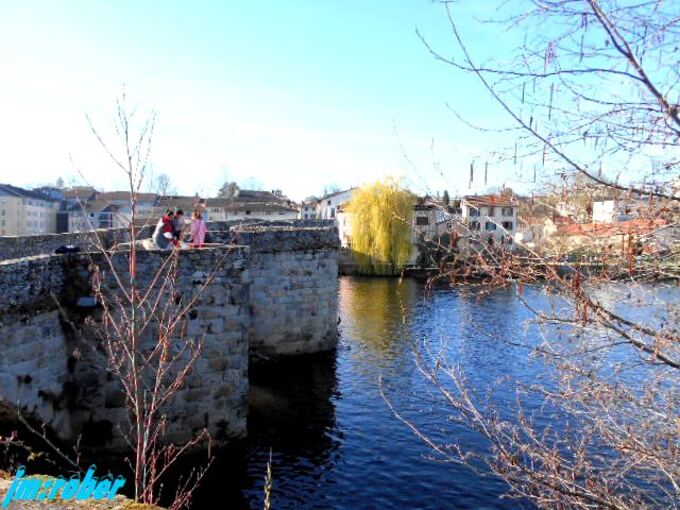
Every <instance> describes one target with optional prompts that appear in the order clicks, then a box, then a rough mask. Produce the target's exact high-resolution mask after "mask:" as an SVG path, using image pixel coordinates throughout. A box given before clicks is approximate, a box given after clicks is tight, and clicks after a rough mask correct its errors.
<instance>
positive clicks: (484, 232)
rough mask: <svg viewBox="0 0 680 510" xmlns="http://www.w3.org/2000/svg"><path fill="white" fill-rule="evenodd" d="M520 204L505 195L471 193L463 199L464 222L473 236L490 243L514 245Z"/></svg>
mask: <svg viewBox="0 0 680 510" xmlns="http://www.w3.org/2000/svg"><path fill="white" fill-rule="evenodd" d="M518 206H519V204H518V203H517V201H516V200H515V199H514V198H513V197H506V196H503V195H470V196H466V197H463V199H462V200H461V216H462V220H463V223H464V224H465V225H467V228H468V230H469V232H470V234H471V235H472V236H475V237H476V238H478V239H479V240H480V241H482V242H485V243H488V244H496V245H506V246H507V245H512V244H513V237H514V233H515V230H516V229H517V210H518V208H519V207H518Z"/></svg>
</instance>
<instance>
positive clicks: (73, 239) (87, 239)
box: [0, 228, 146, 260]
mask: <svg viewBox="0 0 680 510" xmlns="http://www.w3.org/2000/svg"><path fill="white" fill-rule="evenodd" d="M145 232H146V231H145ZM129 240H130V235H129V232H128V231H127V229H124V228H107V229H101V230H94V231H92V232H67V233H63V234H42V235H34V236H3V237H0V260H9V259H19V258H23V257H31V256H34V255H47V254H51V253H54V250H56V249H57V248H59V247H60V246H65V245H74V246H78V247H80V249H81V250H82V251H91V250H93V249H94V248H95V247H96V246H97V242H100V243H101V245H102V246H103V247H104V248H111V247H112V246H114V245H116V244H117V243H123V242H128V241H129Z"/></svg>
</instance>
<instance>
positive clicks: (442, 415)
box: [194, 277, 531, 509]
mask: <svg viewBox="0 0 680 510" xmlns="http://www.w3.org/2000/svg"><path fill="white" fill-rule="evenodd" d="M339 292H340V302H339V303H340V318H341V323H340V331H341V341H340V345H339V347H338V349H337V352H334V353H331V354H328V355H323V356H308V357H303V358H299V359H297V360H294V361H288V362H282V363H276V364H271V365H261V366H258V367H256V368H254V369H253V370H252V372H251V384H252V390H251V394H250V414H249V425H248V430H249V437H248V439H247V440H245V441H243V442H241V443H238V444H236V445H232V447H230V449H228V450H225V451H224V452H222V453H221V454H220V456H219V458H218V461H217V462H216V463H215V465H214V466H213V469H212V470H211V473H210V476H209V477H208V479H206V480H205V482H204V484H203V486H202V489H201V491H200V492H199V494H198V495H197V497H198V499H197V500H196V501H195V504H194V508H208V507H210V505H208V503H207V502H208V501H223V502H224V506H225V507H227V508H261V507H262V487H263V478H264V473H265V470H266V462H267V459H268V457H269V451H270V448H271V450H272V457H273V476H274V489H273V495H272V507H273V508H276V509H287V508H295V509H297V508H302V509H305V508H343V509H344V508H351V509H355V508H421V509H438V508H456V509H490V508H494V509H500V508H517V507H518V505H517V502H514V501H513V502H510V501H507V500H502V499H500V496H501V495H502V494H503V493H504V491H505V486H504V484H503V483H502V482H500V481H499V480H497V479H495V478H493V477H480V476H479V475H477V474H475V473H473V472H471V471H470V470H468V469H467V468H464V467H460V466H455V465H451V464H442V463H440V462H433V461H432V460H431V459H429V458H427V457H428V456H429V455H430V454H431V452H430V450H428V448H427V447H426V446H425V445H424V444H423V443H422V442H421V441H420V440H418V439H417V438H416V437H415V436H414V435H413V434H412V433H411V431H410V430H409V429H408V428H407V427H405V426H404V424H403V423H401V422H400V421H398V420H397V419H396V418H395V417H394V415H393V414H392V412H391V411H390V410H389V408H388V407H387V406H386V404H385V402H384V400H383V399H382V397H381V394H380V385H379V384H380V383H379V381H380V380H382V381H383V384H384V389H385V391H386V392H387V394H388V395H389V398H390V400H391V401H392V403H393V404H394V406H395V407H397V408H398V409H399V410H400V412H401V413H403V414H404V415H405V416H406V417H408V418H409V419H411V420H413V421H414V422H415V423H417V424H418V426H419V427H421V428H422V429H423V430H424V431H426V432H428V433H430V434H432V435H433V436H435V437H439V438H442V439H449V440H452V439H455V440H459V441H463V442H465V443H466V444H472V445H473V446H479V447H483V445H481V444H478V443H479V439H478V438H477V437H475V436H474V435H472V434H470V433H468V432H467V431H465V430H461V429H458V428H456V427H455V426H450V425H449V424H447V420H446V416H447V411H448V410H447V409H446V407H445V406H444V405H443V404H442V402H441V400H440V399H437V398H436V395H435V392H434V390H433V388H432V387H431V386H430V385H429V384H428V383H427V382H426V381H424V380H423V378H422V377H421V375H420V373H419V372H418V370H417V367H416V365H415V363H414V358H413V347H414V346H419V345H422V344H423V343H426V342H432V343H433V345H436V346H440V345H443V346H445V347H446V349H447V351H446V354H447V355H449V356H451V357H452V358H453V359H457V360H459V361H461V362H463V363H465V365H466V366H468V367H470V369H471V371H470V373H469V377H470V380H471V381H472V382H473V384H475V385H477V386H478V387H480V388H483V387H485V386H486V385H488V384H489V383H491V382H493V381H494V380H495V379H496V378H498V377H500V376H502V375H506V374H509V373H513V372H515V371H516V372H518V373H521V374H522V375H526V374H531V370H530V367H529V365H528V364H527V363H526V359H525V357H524V353H518V352H516V351H514V350H512V349H511V348H509V347H508V346H507V345H506V344H503V343H502V342H499V341H498V337H499V336H500V337H507V336H510V335H513V334H515V333H517V332H519V331H521V329H522V323H523V321H524V320H525V319H526V318H527V313H526V310H525V309H524V308H522V307H521V306H518V303H517V301H516V298H515V297H514V294H513V292H512V291H511V290H510V291H507V292H506V291H503V292H499V293H497V294H494V295H493V296H491V297H488V298H485V299H484V300H483V301H480V300H478V298H477V296H476V295H475V292H459V291H456V290H451V289H434V290H433V291H432V292H430V293H426V292H424V289H423V284H422V282H418V281H415V280H411V279H405V280H403V281H400V280H398V279H396V278H384V279H381V278H350V277H344V278H341V280H340V289H339ZM456 357H457V358H456ZM520 359H521V360H522V361H520ZM506 397H507V396H506ZM508 398H509V397H508ZM214 498H218V499H214Z"/></svg>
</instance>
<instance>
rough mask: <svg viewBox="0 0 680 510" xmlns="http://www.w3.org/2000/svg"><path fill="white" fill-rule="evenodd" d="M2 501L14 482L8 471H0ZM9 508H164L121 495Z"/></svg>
mask: <svg viewBox="0 0 680 510" xmlns="http://www.w3.org/2000/svg"><path fill="white" fill-rule="evenodd" d="M0 476H2V478H1V479H0V502H2V500H4V498H5V494H6V493H7V489H9V487H10V484H11V483H12V478H13V476H12V475H9V474H8V473H6V472H0ZM25 478H40V479H45V478H47V477H46V476H41V475H35V476H28V477H25ZM7 508H8V510H163V509H161V508H160V507H157V506H154V505H145V504H142V503H137V502H135V501H132V500H131V499H128V498H126V497H124V496H121V495H116V497H114V498H113V499H111V500H108V499H105V500H98V501H95V500H94V499H85V500H83V501H75V500H69V501H63V500H61V499H58V498H57V499H55V500H54V501H48V502H46V501H12V502H11V503H10V504H9V506H8V507H7Z"/></svg>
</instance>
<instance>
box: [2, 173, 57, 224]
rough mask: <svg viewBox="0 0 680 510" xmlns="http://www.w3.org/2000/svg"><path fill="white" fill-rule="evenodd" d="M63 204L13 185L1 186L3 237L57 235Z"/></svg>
mask: <svg viewBox="0 0 680 510" xmlns="http://www.w3.org/2000/svg"><path fill="white" fill-rule="evenodd" d="M58 210H59V200H57V199H55V198H52V197H49V196H47V195H43V194H41V193H38V192H36V191H29V190H26V189H23V188H19V187H17V186H12V185H10V184H0V236H17V235H19V236H25V235H35V234H51V233H54V232H56V226H57V211H58Z"/></svg>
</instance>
